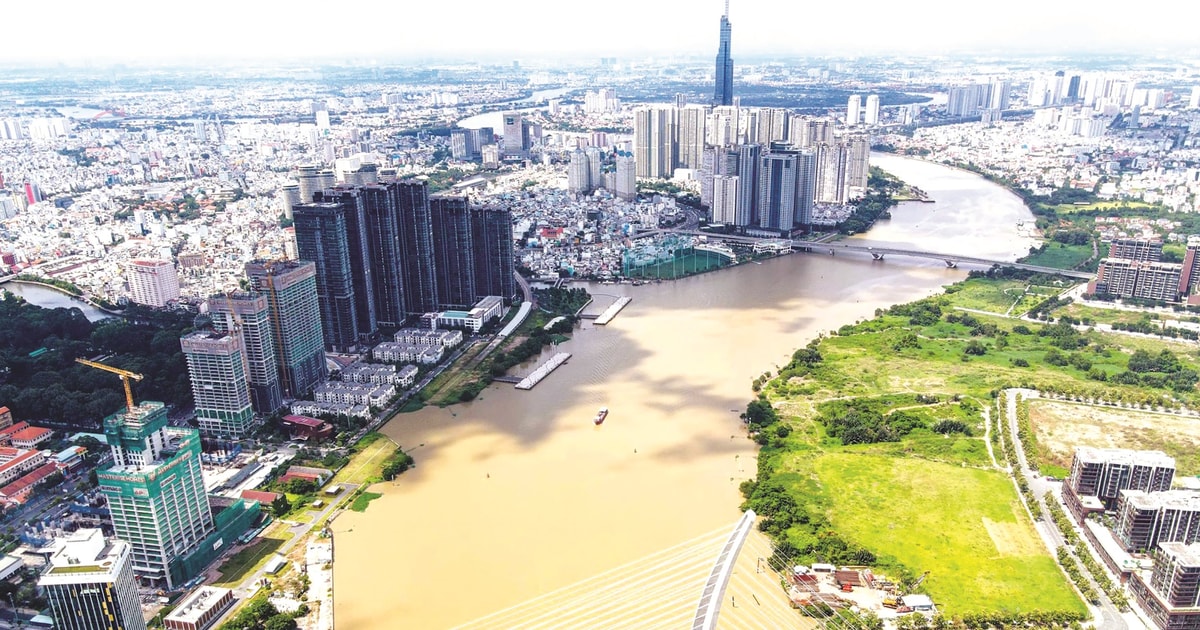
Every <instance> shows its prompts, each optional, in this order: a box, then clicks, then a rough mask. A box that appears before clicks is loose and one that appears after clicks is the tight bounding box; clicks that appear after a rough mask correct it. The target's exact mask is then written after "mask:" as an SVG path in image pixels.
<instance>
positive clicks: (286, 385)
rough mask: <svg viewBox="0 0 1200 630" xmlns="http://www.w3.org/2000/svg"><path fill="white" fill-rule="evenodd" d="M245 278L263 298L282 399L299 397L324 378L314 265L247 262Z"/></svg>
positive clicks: (308, 263)
mask: <svg viewBox="0 0 1200 630" xmlns="http://www.w3.org/2000/svg"><path fill="white" fill-rule="evenodd" d="M246 276H247V278H249V280H250V286H251V288H252V289H253V290H254V291H255V292H257V293H259V294H260V295H263V296H265V297H266V299H267V309H268V311H269V316H270V321H271V326H272V331H271V332H272V336H273V341H274V343H275V356H276V358H277V360H278V362H279V382H280V385H281V386H282V390H283V396H284V397H285V398H292V399H295V398H302V397H304V396H305V395H306V394H307V393H308V392H310V391H312V388H313V387H314V386H316V385H317V384H318V383H320V382H322V381H324V380H325V377H326V375H327V374H328V370H327V368H326V366H325V350H324V335H323V334H322V332H321V309H320V306H319V305H318V304H317V281H316V265H314V264H313V263H311V262H305V261H276V262H267V261H253V262H250V263H247V264H246Z"/></svg>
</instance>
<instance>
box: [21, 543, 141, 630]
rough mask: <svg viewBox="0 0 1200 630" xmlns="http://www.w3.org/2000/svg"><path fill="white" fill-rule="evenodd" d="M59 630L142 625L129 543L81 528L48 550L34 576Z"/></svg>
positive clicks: (122, 629) (137, 628)
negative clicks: (51, 551) (46, 558)
mask: <svg viewBox="0 0 1200 630" xmlns="http://www.w3.org/2000/svg"><path fill="white" fill-rule="evenodd" d="M38 586H40V587H42V589H43V591H44V592H45V595H46V601H47V602H48V603H49V604H50V612H51V615H52V616H53V617H54V627H55V628H59V629H60V630H146V622H145V621H144V620H143V619H142V606H141V602H140V601H139V599H138V592H137V584H136V583H135V582H134V580H133V564H132V556H131V550H130V545H129V543H126V542H121V541H119V540H112V541H109V540H105V539H104V534H103V533H102V532H101V531H100V530H98V529H80V530H77V531H75V533H73V534H71V535H70V536H68V537H67V538H66V539H65V540H64V541H63V542H62V546H61V547H59V548H58V550H57V551H55V552H54V555H52V556H50V561H49V562H48V563H47V565H46V571H45V573H43V574H42V576H41V577H40V578H39V579H38Z"/></svg>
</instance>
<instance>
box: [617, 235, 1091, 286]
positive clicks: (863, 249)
mask: <svg viewBox="0 0 1200 630" xmlns="http://www.w3.org/2000/svg"><path fill="white" fill-rule="evenodd" d="M668 233H669V234H685V235H689V236H704V237H706V238H708V239H709V240H712V241H725V242H729V243H740V244H743V245H747V244H749V245H752V244H754V243H761V242H766V241H772V240H780V239H769V238H759V237H754V236H735V235H732V234H713V233H711V232H694V231H690V230H650V231H648V232H642V233H640V234H637V235H636V236H635V237H634V238H647V237H651V236H656V235H659V234H668ZM791 244H792V249H793V250H795V251H802V252H817V253H828V254H829V255H831V256H836V255H837V254H839V253H854V254H870V255H871V257H872V258H874V259H875V260H880V261H882V260H884V258H885V257H886V256H908V257H912V258H927V259H931V260H940V261H942V262H944V263H946V266H947V267H957V266H958V265H960V264H968V265H978V266H981V267H989V268H990V267H992V266H995V265H999V266H1002V267H1013V268H1015V269H1024V270H1026V271H1034V272H1038V273H1047V274H1054V275H1059V276H1066V277H1069V278H1079V279H1082V280H1089V279H1091V278H1092V277H1094V276H1095V274H1093V273H1090V272H1087V271H1073V270H1068V269H1056V268H1054V267H1042V266H1039V265H1027V264H1024V263H1016V262H1009V261H1007V260H996V259H993V258H980V257H977V256H966V255H963V254H946V253H941V252H931V251H926V250H920V249H905V248H899V247H879V246H874V245H865V244H864V245H860V244H857V243H854V242H848V241H837V242H833V243H823V242H821V241H806V240H798V239H792V240H791Z"/></svg>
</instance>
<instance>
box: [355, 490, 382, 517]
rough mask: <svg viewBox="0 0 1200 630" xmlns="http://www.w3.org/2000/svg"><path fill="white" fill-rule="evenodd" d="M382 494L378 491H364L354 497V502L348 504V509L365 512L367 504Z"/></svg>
mask: <svg viewBox="0 0 1200 630" xmlns="http://www.w3.org/2000/svg"><path fill="white" fill-rule="evenodd" d="M382 496H383V495H382V494H380V493H378V492H364V493H362V494H360V495H358V496H356V497H354V503H351V504H350V509H351V510H354V511H355V512H366V511H367V506H368V505H370V504H371V502H372V501H374V500H375V499H378V498H379V497H382Z"/></svg>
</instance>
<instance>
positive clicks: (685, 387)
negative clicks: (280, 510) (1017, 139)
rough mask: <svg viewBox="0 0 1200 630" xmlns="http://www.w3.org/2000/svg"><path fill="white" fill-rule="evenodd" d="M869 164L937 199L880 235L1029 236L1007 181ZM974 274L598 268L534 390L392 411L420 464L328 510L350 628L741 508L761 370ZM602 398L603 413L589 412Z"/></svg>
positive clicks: (530, 584) (626, 547) (544, 574)
mask: <svg viewBox="0 0 1200 630" xmlns="http://www.w3.org/2000/svg"><path fill="white" fill-rule="evenodd" d="M873 163H875V164H878V165H880V166H883V167H884V168H885V169H886V170H889V171H891V172H893V173H895V174H897V175H899V176H900V177H901V178H902V179H905V180H906V181H909V182H910V183H913V184H915V185H917V186H920V187H921V188H923V189H924V190H926V191H927V192H929V193H930V194H931V195H932V197H933V198H935V199H936V200H937V203H934V204H921V203H916V202H913V203H905V204H902V205H901V206H899V207H897V208H896V209H894V210H893V219H892V220H891V221H888V222H882V223H881V224H880V225H879V226H877V227H876V228H875V229H873V230H872V231H871V232H870V233H869V234H868V235H867V236H866V237H864V238H866V239H867V240H873V241H878V242H888V243H903V244H912V245H918V246H922V247H924V248H926V249H929V250H933V251H963V252H967V251H969V252H972V253H973V254H975V255H977V256H983V255H991V256H994V257H997V258H1005V259H1015V258H1016V257H1018V256H1019V255H1021V254H1022V253H1024V252H1025V251H1027V249H1028V247H1029V245H1030V243H1031V242H1030V241H1029V239H1026V238H1022V237H1020V236H1019V234H1018V231H1019V229H1018V226H1017V222H1018V221H1019V220H1023V219H1024V220H1029V219H1031V218H1032V217H1031V216H1030V215H1029V213H1028V211H1027V210H1026V209H1025V208H1024V206H1023V205H1022V204H1021V202H1020V200H1019V199H1017V198H1016V197H1015V196H1013V195H1011V194H1009V193H1008V192H1006V191H1004V190H1003V189H1002V188H1000V187H998V186H995V185H994V184H991V183H989V182H987V181H985V180H983V179H982V178H979V177H977V176H975V175H973V174H971V173H967V172H965V171H957V170H954V169H950V168H947V167H942V166H938V165H931V164H926V163H922V162H917V161H914V160H908V159H904V158H897V157H893V156H873ZM964 274H965V272H964V271H963V270H961V269H947V268H946V267H945V265H943V264H942V263H941V262H938V261H925V260H922V259H903V258H896V259H892V258H889V259H888V260H887V261H883V262H875V261H872V260H871V259H870V258H869V257H867V258H865V259H864V258H855V257H850V256H845V255H839V256H837V257H830V256H828V255H821V254H793V255H790V256H784V257H781V258H776V259H772V260H769V261H765V262H763V263H762V264H748V265H743V266H739V267H734V268H731V269H727V270H722V271H719V272H715V273H710V274H705V275H702V276H696V277H692V278H687V279H683V280H679V281H675V282H668V283H662V284H655V285H646V286H641V287H632V286H625V285H617V286H613V285H604V286H601V285H594V286H589V290H591V291H593V292H594V293H595V294H597V295H596V302H595V303H594V304H593V305H592V306H591V307H589V312H599V311H600V310H602V309H603V308H604V307H605V306H607V304H608V303H610V302H611V301H612V299H613V298H612V297H611V296H615V295H618V294H619V295H630V296H632V297H633V302H632V303H631V304H630V305H629V306H628V307H626V308H625V310H624V311H622V312H621V314H620V315H618V316H617V317H616V319H614V320H613V321H612V323H611V324H609V325H608V326H606V327H599V326H591V325H590V324H589V323H585V324H584V328H583V329H582V330H579V331H577V332H576V334H575V335H574V336H573V338H572V339H571V340H570V341H568V342H566V343H564V344H562V345H561V346H560V347H559V348H557V350H558V351H567V352H570V353H572V355H573V356H572V358H571V360H570V361H569V362H568V363H567V364H566V365H565V366H563V367H561V368H559V369H558V371H556V372H554V373H553V374H551V375H550V376H549V377H547V378H546V380H545V381H543V382H542V383H541V384H540V385H538V386H537V387H536V388H535V389H533V390H532V391H528V392H524V391H517V390H515V389H513V388H512V386H511V385H506V384H497V385H494V386H492V387H490V388H489V389H487V390H486V391H485V392H484V393H483V394H482V396H481V397H480V399H479V400H477V401H476V402H473V403H471V404H467V405H459V406H455V407H450V408H446V409H438V408H427V409H423V410H421V411H419V412H417V413H412V414H405V415H401V416H398V417H397V418H396V419H394V420H392V421H391V422H389V423H388V424H387V425H386V426H385V427H384V428H383V431H384V432H385V433H386V434H387V435H388V436H390V437H391V438H393V439H394V440H396V441H397V442H398V443H399V444H401V445H402V447H403V448H404V449H405V450H407V451H409V452H411V453H412V455H413V456H414V457H415V458H416V461H417V467H416V468H415V469H413V470H410V471H409V472H407V473H405V474H404V475H403V476H402V477H401V478H400V479H399V480H398V481H396V482H393V483H388V484H379V485H378V486H376V488H375V489H376V491H379V492H382V493H383V494H384V496H383V498H381V499H378V500H376V501H375V502H373V503H371V505H370V508H369V509H368V510H367V511H366V512H364V513H353V512H348V513H346V514H344V515H342V516H341V517H339V518H338V519H337V520H336V521H335V522H334V524H333V530H334V532H335V541H336V563H335V569H334V570H335V590H336V609H335V614H336V616H335V618H336V623H337V627H338V628H347V629H360V628H366V629H380V630H383V629H388V628H396V627H412V628H445V627H451V626H455V625H458V624H462V623H467V622H470V621H471V620H473V619H477V618H479V617H482V616H484V615H487V614H489V613H492V612H495V611H498V610H501V609H504V608H507V607H510V606H514V605H517V604H520V603H521V602H525V601H526V600H529V599H531V598H534V597H536V596H538V595H539V594H542V593H545V592H548V591H551V590H554V589H557V588H560V587H563V586H566V585H568V584H571V583H574V582H576V581H579V580H582V579H585V578H588V577H590V576H593V575H596V574H599V573H601V572H604V571H606V570H609V569H612V568H614V567H617V566H619V565H622V564H625V563H627V562H631V561H634V560H636V559H638V558H641V557H643V556H646V555H648V554H651V553H653V552H656V551H658V550H661V549H665V548H667V547H670V546H672V545H675V544H677V543H680V542H682V541H684V540H687V539H690V538H692V537H694V536H697V535H699V534H702V533H705V532H710V531H712V530H714V529H715V528H719V527H724V526H729V527H732V525H733V523H734V521H735V520H736V519H737V517H738V516H739V511H738V509H737V507H738V504H739V503H740V501H741V497H740V496H739V494H738V491H737V485H738V483H740V482H741V481H742V480H744V479H747V478H750V477H751V476H752V475H753V474H754V470H755V459H754V458H755V448H754V444H753V443H752V442H750V441H749V440H747V439H746V438H745V437H744V433H743V429H742V427H741V423H740V421H739V419H738V413H739V412H740V411H741V410H743V409H744V408H745V404H746V402H747V401H748V400H749V399H750V398H751V396H752V392H751V390H750V381H751V380H752V379H753V378H754V377H755V376H757V375H758V374H761V373H762V372H764V371H766V370H774V369H775V368H776V366H777V365H782V364H784V363H786V361H787V360H788V357H789V356H790V354H791V352H792V351H793V350H794V349H795V348H797V347H800V346H803V345H804V344H806V343H807V342H808V341H809V340H810V339H812V338H813V337H814V336H815V335H816V334H817V333H818V332H819V331H828V330H831V329H836V328H838V327H839V326H841V325H842V324H845V323H849V322H853V321H855V320H857V319H860V318H864V317H870V316H871V315H872V313H873V312H874V310H875V309H876V308H879V307H886V306H888V305H890V304H894V303H897V302H906V301H911V300H914V299H918V298H920V297H923V296H926V295H929V294H931V293H934V292H936V291H938V290H939V289H940V287H941V286H943V285H945V284H947V283H950V282H953V281H956V280H958V279H961V278H962V277H963V276H964ZM601 294H606V295H601ZM529 369H530V367H528V366H527V367H525V368H524V371H522V372H521V373H525V372H527V371H528V370H529ZM601 406H607V407H608V408H609V409H610V413H609V415H608V419H607V421H606V422H605V423H604V424H603V425H602V426H600V427H595V426H593V424H592V422H591V420H592V417H593V415H594V414H595V413H596V410H597V408H599V407H601ZM665 579H666V578H665ZM698 595H699V594H698V593H696V594H688V595H687V596H686V597H687V598H689V601H692V600H694V599H696V598H698ZM627 625H628V626H629V627H637V626H638V623H637V620H629V622H628V624H627Z"/></svg>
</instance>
